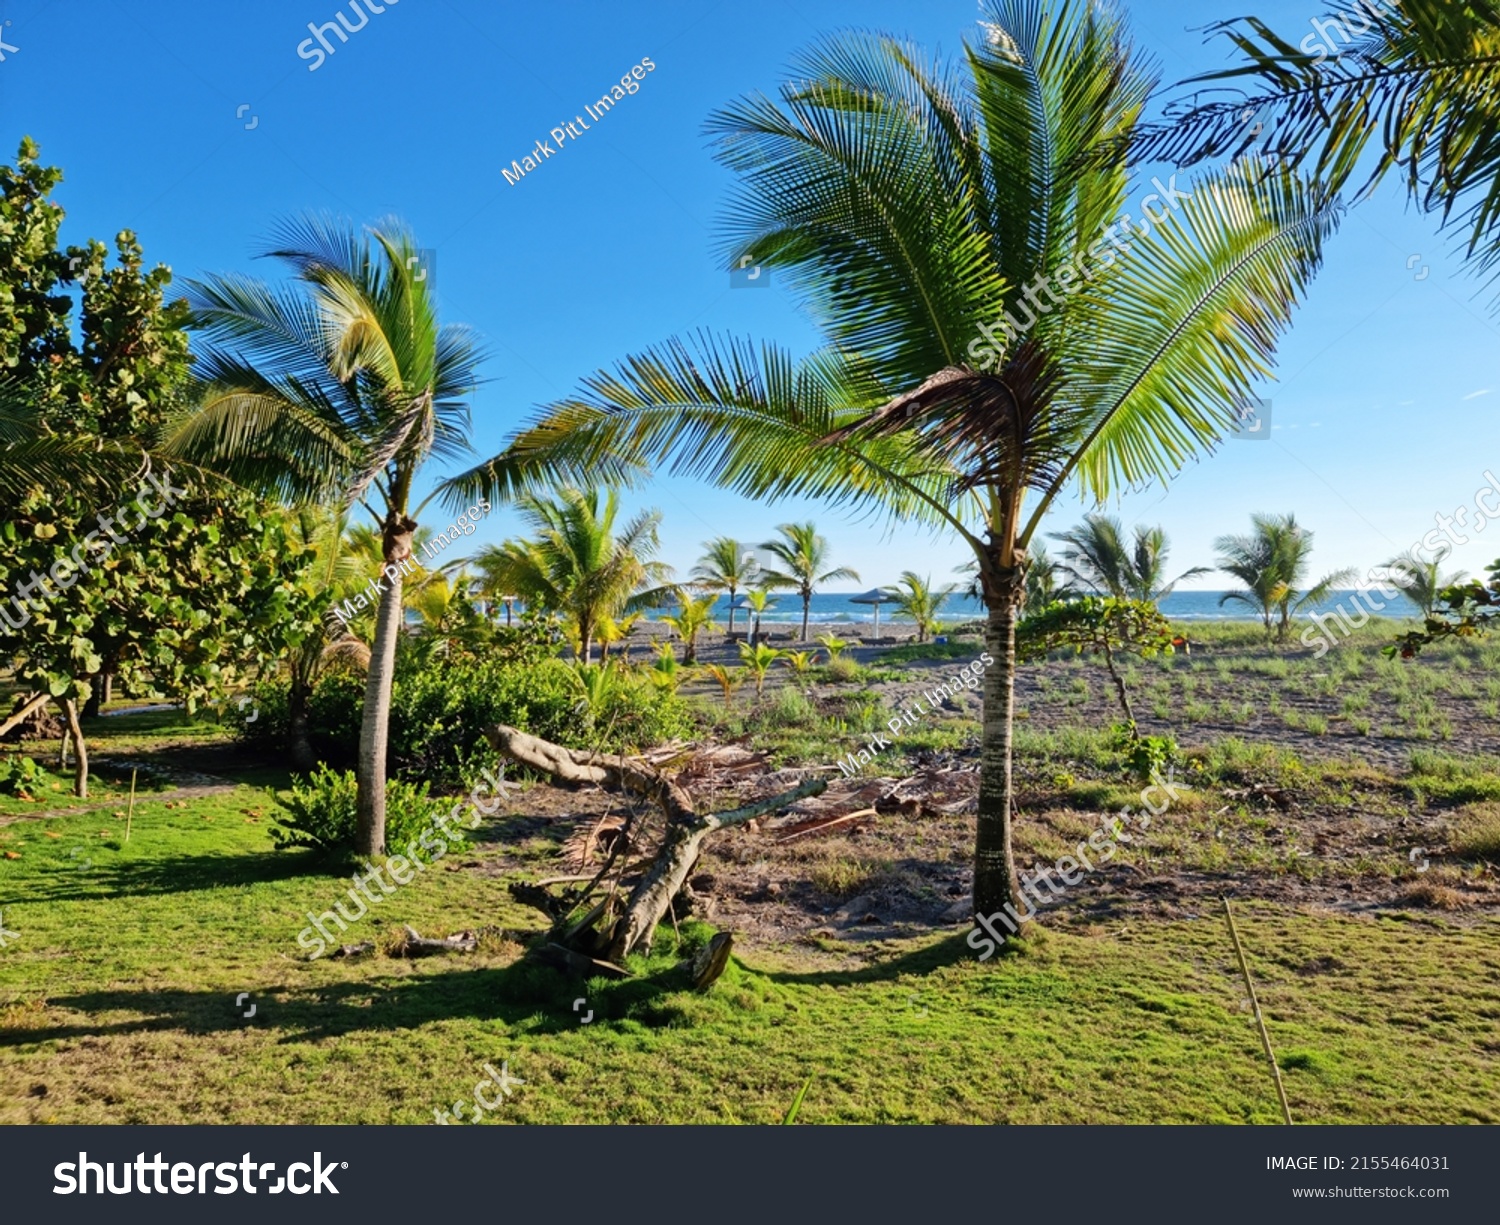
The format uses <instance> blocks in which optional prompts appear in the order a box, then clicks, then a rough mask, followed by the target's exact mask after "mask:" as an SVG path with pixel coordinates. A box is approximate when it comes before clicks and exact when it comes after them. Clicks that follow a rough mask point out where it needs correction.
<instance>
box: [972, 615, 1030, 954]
mask: <svg viewBox="0 0 1500 1225" xmlns="http://www.w3.org/2000/svg"><path fill="white" fill-rule="evenodd" d="M1014 594H1015V593H1014V592H1010V593H1001V594H1000V595H999V596H998V597H997V596H993V595H992V596H990V601H991V602H990V606H989V624H988V627H987V630H986V634H985V638H986V645H987V646H988V647H989V649H990V650H991V651H992V652H993V653H994V657H995V665H994V667H993V668H991V669H990V670H989V671H988V672H986V673H985V674H984V730H983V738H982V741H981V746H980V756H979V762H980V767H979V818H978V822H977V826H978V828H977V830H976V832H975V838H974V910H975V911H976V913H978V914H982V915H990V914H993V913H995V912H996V911H998V910H1002V909H1003V908H1004V907H1005V905H1006V904H1007V903H1010V904H1011V905H1012V906H1020V905H1021V904H1022V903H1021V890H1020V885H1019V882H1018V880H1017V877H1016V860H1015V852H1014V849H1013V847H1012V845H1011V808H1012V806H1013V805H1014V803H1015V779H1014V776H1013V775H1012V773H1011V737H1012V732H1013V730H1014V723H1015V713H1016V613H1017V604H1016V601H1015V599H1014V598H1013V597H1014ZM1008 596H1009V597H1012V598H1007V597H1008ZM1022 930H1023V931H1024V930H1025V929H1024V928H1023V929H1022Z"/></svg>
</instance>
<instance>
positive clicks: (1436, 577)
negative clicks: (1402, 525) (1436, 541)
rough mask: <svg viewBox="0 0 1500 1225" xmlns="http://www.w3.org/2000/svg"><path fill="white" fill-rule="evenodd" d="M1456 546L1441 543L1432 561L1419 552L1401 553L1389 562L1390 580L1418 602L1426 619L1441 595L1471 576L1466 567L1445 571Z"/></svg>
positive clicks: (1428, 619) (1395, 586)
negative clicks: (1418, 554) (1449, 546)
mask: <svg viewBox="0 0 1500 1225" xmlns="http://www.w3.org/2000/svg"><path fill="white" fill-rule="evenodd" d="M1452 551H1453V550H1452V549H1450V548H1448V546H1447V545H1443V546H1442V547H1440V548H1439V549H1438V550H1437V551H1436V552H1435V553H1434V554H1433V557H1432V560H1431V561H1429V562H1421V561H1418V560H1417V558H1416V555H1415V553H1398V554H1396V556H1395V557H1393V558H1391V560H1390V561H1388V562H1386V563H1385V565H1384V567H1383V569H1384V570H1385V572H1386V582H1388V583H1389V584H1390V585H1391V586H1392V587H1394V588H1396V590H1397V591H1399V592H1400V593H1401V594H1402V595H1404V596H1405V597H1406V598H1407V599H1408V600H1410V601H1411V602H1412V603H1413V604H1415V605H1416V606H1417V610H1418V611H1419V612H1420V613H1421V614H1422V620H1424V621H1430V620H1431V619H1432V618H1433V615H1434V610H1435V609H1436V608H1437V606H1438V604H1439V603H1440V600H1439V596H1441V594H1442V593H1443V592H1444V591H1446V590H1447V589H1448V588H1449V587H1456V586H1457V585H1458V584H1459V583H1461V582H1463V581H1464V579H1466V578H1467V577H1468V573H1467V572H1466V571H1463V570H1455V571H1454V572H1453V573H1452V574H1448V575H1445V574H1443V573H1442V571H1441V566H1442V564H1443V562H1445V561H1446V560H1447V559H1448V554H1450V553H1451V552H1452Z"/></svg>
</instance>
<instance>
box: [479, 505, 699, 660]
mask: <svg viewBox="0 0 1500 1225" xmlns="http://www.w3.org/2000/svg"><path fill="white" fill-rule="evenodd" d="M516 504H517V506H518V508H519V509H520V511H521V515H522V517H523V518H524V519H526V520H527V521H528V523H529V524H530V525H531V527H532V528H533V529H534V530H535V532H536V537H535V539H531V540H508V541H506V542H505V543H504V544H500V545H487V546H485V547H484V548H482V549H480V550H479V552H478V553H477V554H476V555H475V557H474V566H475V569H477V570H478V571H479V573H480V575H481V576H482V587H483V590H484V591H486V592H487V593H489V594H491V595H492V596H494V595H498V594H499V593H501V592H504V593H505V594H508V595H518V596H520V597H521V600H522V602H524V603H525V605H526V607H528V608H541V609H545V610H547V611H548V612H556V613H561V614H562V615H563V616H565V617H566V618H568V619H569V620H570V621H571V623H572V626H573V630H574V635H575V638H576V645H577V648H578V658H579V659H580V661H582V662H583V663H588V662H589V657H590V655H591V654H592V652H593V647H594V640H595V637H596V636H597V632H598V629H599V626H600V624H601V622H602V621H603V620H604V619H605V618H614V617H619V616H620V615H621V614H623V613H628V612H636V611H638V610H640V609H643V608H655V607H657V606H658V605H660V604H661V603H662V602H663V600H665V599H666V598H667V597H668V596H669V595H672V594H674V593H675V591H676V588H675V587H673V586H672V585H671V581H670V580H671V576H672V569H671V567H670V566H668V565H666V564H665V563H663V562H659V561H657V560H656V554H657V552H658V551H659V550H660V548H661V542H660V540H659V539H658V537H657V527H658V525H659V524H660V523H661V512H660V511H655V510H650V511H642V512H641V513H640V514H639V515H637V516H636V517H635V518H634V519H632V520H630V522H628V523H626V524H625V525H624V527H622V528H620V529H619V531H618V533H617V531H616V520H617V518H618V517H619V509H620V503H619V498H618V496H617V495H616V494H615V492H614V491H613V490H609V491H607V492H605V493H603V494H601V492H600V491H599V490H598V489H576V488H573V487H571V486H570V487H567V488H564V489H562V490H561V491H560V492H559V493H558V495H557V496H556V497H555V498H548V497H543V496H541V495H538V494H523V495H521V496H520V497H519V498H518V499H517V503H516Z"/></svg>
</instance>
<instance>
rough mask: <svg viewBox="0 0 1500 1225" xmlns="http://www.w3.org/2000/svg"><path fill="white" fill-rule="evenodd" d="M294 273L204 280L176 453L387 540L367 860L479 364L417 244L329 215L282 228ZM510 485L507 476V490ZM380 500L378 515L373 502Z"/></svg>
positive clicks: (283, 250)
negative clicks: (420, 486) (411, 613)
mask: <svg viewBox="0 0 1500 1225" xmlns="http://www.w3.org/2000/svg"><path fill="white" fill-rule="evenodd" d="M264 254H265V255H267V256H270V257H272V258H275V259H279V260H281V261H282V262H283V263H284V264H286V265H287V267H288V268H289V269H290V270H291V272H292V276H293V280H292V284H291V285H290V286H289V287H285V288H273V287H272V286H269V285H267V284H265V283H264V282H262V281H259V280H256V279H254V278H251V277H247V276H243V275H241V274H238V273H230V274H226V275H223V276H215V277H211V278H209V279H208V280H206V281H201V282H189V293H188V299H189V303H190V305H191V306H192V308H193V313H194V324H195V326H196V327H197V328H198V329H200V331H201V333H202V341H201V343H200V345H199V351H198V368H199V373H200V375H201V376H202V378H203V379H204V381H205V383H206V390H205V393H204V395H203V398H202V402H201V404H200V405H198V406H197V407H196V408H195V409H194V410H192V411H191V413H190V414H189V415H188V416H186V418H185V419H184V420H182V421H181V422H180V423H179V425H178V428H177V430H176V432H175V435H174V436H173V437H172V438H171V439H170V440H169V444H168V446H169V449H170V450H171V451H172V452H173V453H177V454H181V455H183V456H185V457H187V458H190V459H197V460H201V461H203V462H205V463H208V464H210V465H211V466H213V467H215V468H217V469H218V470H220V471H222V472H223V473H224V474H225V475H227V476H228V477H229V478H230V479H232V480H236V481H238V482H239V483H241V484H245V485H248V486H250V487H252V488H260V489H263V490H265V491H267V492H270V493H275V494H279V495H282V496H284V497H287V498H289V499H295V500H301V501H323V502H332V503H336V504H338V505H341V506H344V507H349V508H352V507H354V506H363V507H365V508H366V510H368V511H369V513H370V515H371V517H372V518H373V520H374V523H375V525H376V528H377V530H378V531H379V532H380V543H381V550H380V555H381V569H380V570H379V571H378V572H377V573H376V574H375V575H372V576H370V577H371V578H373V579H374V580H375V582H376V587H375V589H374V590H373V591H372V592H371V595H372V596H374V595H375V594H376V593H378V596H379V598H378V603H377V611H376V623H375V634H374V639H373V641H372V642H371V644H370V666H369V673H368V678H367V682H366V687H365V703H364V714H363V721H362V724H361V727H360V735H359V758H358V763H357V775H358V779H359V828H358V834H357V836H356V840H355V847H356V850H357V851H358V852H359V853H360V854H363V855H377V854H381V853H383V852H384V850H385V774H386V745H387V739H388V730H389V724H390V705H391V681H392V672H393V668H394V664H395V656H396V641H397V638H398V637H399V635H400V633H401V620H402V595H401V587H402V577H403V575H402V565H403V563H405V562H406V561H407V559H408V558H409V557H410V555H411V540H412V534H413V533H414V532H415V531H416V530H417V526H418V525H417V520H416V518H415V515H417V514H420V513H421V510H422V507H423V506H425V505H426V503H425V502H424V503H422V504H421V505H419V506H416V507H413V504H412V503H413V489H414V487H415V483H416V480H417V476H418V474H419V473H420V472H421V470H422V467H423V465H424V464H425V463H426V462H427V460H428V459H429V458H433V457H439V458H451V457H455V456H459V455H462V454H464V453H465V452H466V451H468V449H469V446H468V434H469V403H468V397H469V395H470V394H471V393H472V391H473V389H474V387H475V385H476V383H477V382H478V363H479V360H480V354H479V351H478V348H477V347H476V344H475V341H474V338H473V335H472V334H471V333H470V331H469V330H468V329H467V328H463V327H458V326H455V325H451V324H448V325H444V324H441V323H440V322H439V320H438V311H437V300H436V297H435V294H434V291H433V285H432V282H431V281H429V280H427V279H426V274H425V272H424V273H421V274H418V273H417V271H416V269H417V266H418V264H419V263H420V262H421V261H420V254H419V249H418V247H417V244H416V240H415V239H414V238H413V236H412V234H411V233H410V231H409V230H407V229H406V228H405V226H403V225H402V224H401V223H400V222H398V221H394V220H391V221H385V222H381V223H379V224H377V225H376V226H375V227H373V228H372V229H370V230H369V231H367V232H361V231H359V230H358V229H357V228H355V227H353V226H350V225H348V224H347V223H343V222H339V221H335V220H331V219H328V218H319V217H309V218H304V219H302V220H298V221H291V222H287V223H285V224H283V225H282V226H281V227H280V229H279V230H278V231H277V233H276V235H275V237H274V240H273V242H272V244H271V248H270V249H269V250H268V251H266V252H265V253H264ZM498 479H500V475H499V474H497V480H498ZM371 500H373V501H374V503H375V504H374V505H373V506H372V505H371Z"/></svg>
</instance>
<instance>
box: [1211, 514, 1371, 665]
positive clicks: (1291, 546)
mask: <svg viewBox="0 0 1500 1225" xmlns="http://www.w3.org/2000/svg"><path fill="white" fill-rule="evenodd" d="M1250 522H1251V525H1252V530H1251V532H1250V533H1249V534H1248V535H1244V536H1220V537H1219V539H1217V540H1216V541H1214V548H1215V549H1217V550H1218V551H1219V559H1218V560H1219V569H1221V570H1223V571H1225V572H1226V573H1228V574H1232V575H1233V576H1234V577H1235V578H1237V579H1239V580H1240V582H1242V583H1243V584H1244V585H1245V586H1244V589H1243V590H1240V591H1227V592H1225V593H1224V594H1223V595H1222V596H1220V597H1219V606H1220V607H1221V608H1222V607H1223V606H1224V605H1225V604H1230V603H1238V604H1244V605H1246V606H1247V607H1249V608H1253V609H1254V610H1255V611H1256V612H1258V613H1260V615H1261V622H1262V624H1263V625H1264V626H1265V628H1266V637H1267V638H1270V636H1271V630H1272V617H1273V615H1275V614H1276V613H1278V612H1279V613H1280V620H1279V621H1278V622H1277V623H1276V626H1275V629H1276V640H1277V641H1278V642H1281V641H1285V639H1286V634H1287V630H1288V628H1289V627H1290V626H1291V621H1292V615H1293V614H1294V613H1296V612H1298V611H1300V610H1301V609H1302V608H1304V607H1306V606H1307V605H1308V604H1315V603H1317V602H1318V601H1320V600H1324V599H1326V598H1327V597H1328V593H1329V592H1330V591H1332V590H1333V589H1334V588H1335V587H1336V586H1338V584H1340V583H1342V582H1346V581H1347V580H1348V579H1349V578H1350V577H1351V576H1352V575H1353V574H1354V571H1353V570H1352V569H1344V570H1337V571H1335V572H1334V573H1332V574H1329V575H1326V576H1325V577H1323V578H1321V579H1319V580H1318V582H1316V583H1314V584H1313V585H1312V586H1311V587H1307V588H1305V589H1304V584H1305V583H1306V581H1307V569H1308V566H1309V565H1310V564H1311V560H1312V539H1313V534H1312V533H1311V532H1309V531H1307V530H1306V529H1305V528H1303V527H1301V526H1299V525H1298V523H1297V520H1296V516H1294V515H1251V516H1250Z"/></svg>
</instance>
